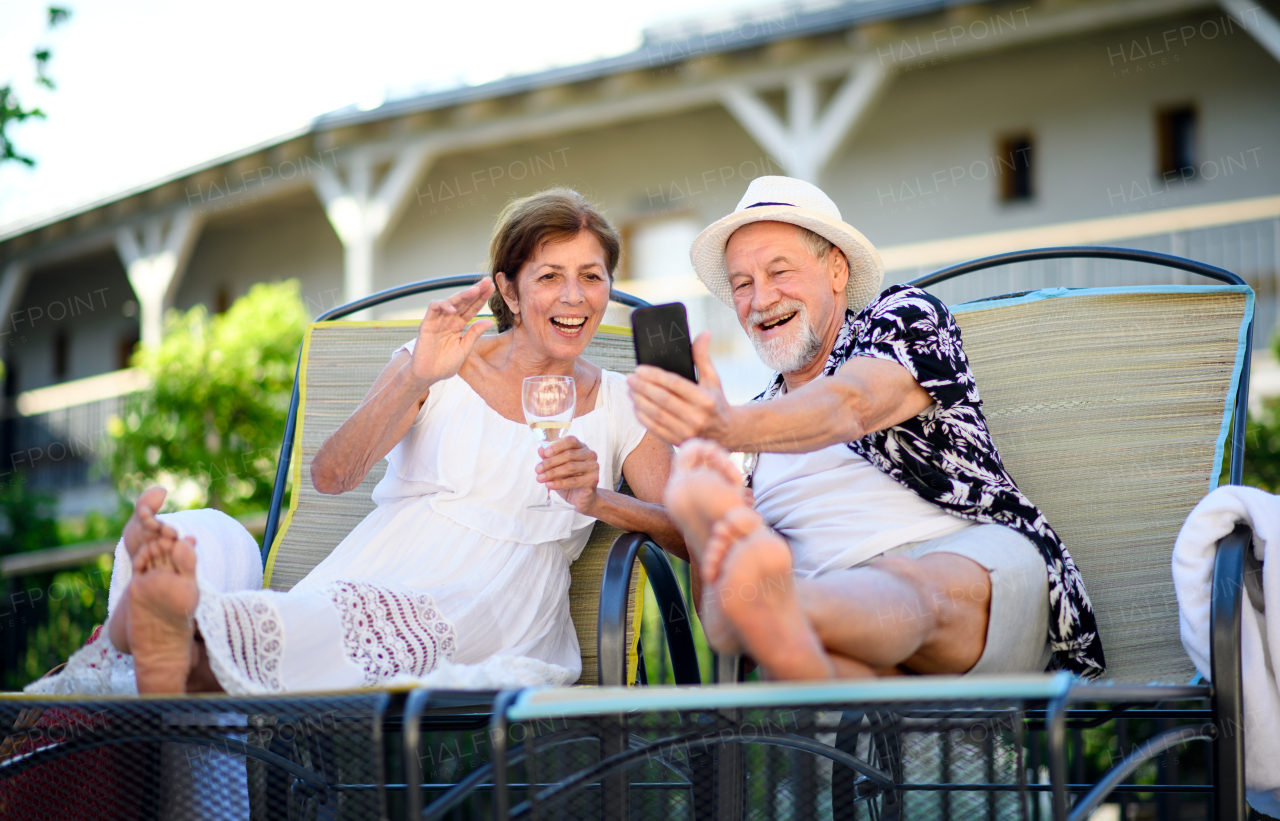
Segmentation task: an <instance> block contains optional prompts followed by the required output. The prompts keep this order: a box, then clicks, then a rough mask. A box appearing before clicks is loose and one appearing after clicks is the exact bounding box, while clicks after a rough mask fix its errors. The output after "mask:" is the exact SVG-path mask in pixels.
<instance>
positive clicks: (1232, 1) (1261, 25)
mask: <svg viewBox="0 0 1280 821" xmlns="http://www.w3.org/2000/svg"><path fill="white" fill-rule="evenodd" d="M1219 5H1221V6H1222V8H1223V9H1224V10H1226V12H1227V14H1230V15H1231V17H1232V18H1233V19H1234V20H1235V21H1236V22H1237V23H1239V24H1240V26H1241V28H1243V29H1244V30H1245V31H1247V32H1249V33H1250V34H1252V35H1253V39H1255V40H1257V41H1258V44H1259V45H1261V46H1262V47H1263V48H1265V49H1266V50H1267V51H1268V52H1269V53H1270V54H1271V56H1272V57H1274V58H1275V59H1277V60H1280V23H1277V22H1276V18H1274V17H1272V16H1271V13H1270V12H1268V11H1267V9H1266V8H1265V7H1264V6H1262V5H1260V4H1258V3H1255V2H1252V1H1251V0H1219Z"/></svg>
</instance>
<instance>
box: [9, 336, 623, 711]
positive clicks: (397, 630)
mask: <svg viewBox="0 0 1280 821" xmlns="http://www.w3.org/2000/svg"><path fill="white" fill-rule="evenodd" d="M403 349H408V350H412V343H411V344H410V345H406V346H404V348H402V350H403ZM568 433H569V435H572V436H576V437H578V438H579V439H581V440H582V441H583V442H584V443H586V445H587V446H588V447H590V448H591V449H592V450H593V451H595V453H596V455H597V458H598V459H599V463H600V487H602V488H612V487H615V486H616V485H617V482H618V481H619V479H620V477H621V473H622V463H623V461H624V460H625V459H626V457H627V456H628V455H629V454H630V453H631V451H632V450H634V449H635V447H636V446H637V445H638V444H639V443H640V440H641V439H642V438H643V437H644V434H645V429H644V428H643V427H642V426H641V425H640V423H639V422H638V421H637V420H636V416H635V411H634V408H633V407H632V405H631V400H630V397H629V396H628V395H627V389H626V381H625V378H624V377H623V376H622V375H621V374H618V373H614V372H611V371H605V372H604V378H603V380H602V382H601V385H600V389H599V390H598V391H597V401H596V406H595V408H594V409H593V410H591V411H590V412H589V413H586V414H583V415H581V416H579V417H577V418H576V419H574V420H573V423H572V425H571V427H570V428H569V431H568ZM538 446H539V441H538V439H537V437H536V435H535V434H534V433H533V431H531V430H530V429H529V427H528V426H527V425H525V424H523V423H519V422H513V421H511V420H509V419H506V418H505V417H503V416H501V415H500V414H498V413H497V412H496V411H494V410H493V409H492V408H490V407H489V406H488V405H487V404H485V402H484V400H483V399H481V398H480V396H479V395H478V394H477V393H476V392H475V391H474V390H472V389H471V387H470V386H469V385H468V384H467V383H466V382H465V381H464V380H463V379H461V378H460V377H453V378H452V379H447V380H444V381H442V382H439V383H437V384H436V385H434V386H432V388H431V392H430V395H429V396H428V399H427V402H426V404H425V405H424V406H423V408H422V411H421V412H420V413H419V415H418V418H417V420H416V421H415V423H414V425H413V427H412V428H411V429H410V430H409V433H408V434H406V435H405V437H404V439H403V440H401V441H400V443H399V444H397V445H396V446H395V448H394V449H392V451H391V453H390V454H388V456H387V461H388V467H387V472H386V475H385V477H384V478H383V479H382V481H381V482H379V483H378V485H377V487H376V488H375V489H374V492H373V500H374V502H375V503H376V504H377V508H376V509H374V510H373V512H371V513H370V514H369V515H368V516H367V517H366V518H365V519H364V521H362V522H361V523H360V524H359V525H357V526H356V528H355V529H354V530H352V531H351V533H350V534H349V535H348V536H347V538H345V539H344V540H343V541H342V542H341V543H340V544H339V545H338V546H337V547H335V548H334V549H333V552H332V553H330V554H329V556H328V557H327V558H326V559H325V560H324V561H323V562H321V563H320V564H319V565H317V566H316V567H315V568H314V569H313V570H312V571H311V573H310V574H308V575H307V576H306V577H305V578H304V579H302V580H301V581H300V582H298V584H297V585H296V586H295V587H294V588H293V589H291V590H289V591H288V592H279V591H271V590H243V591H238V592H231V593H228V592H223V591H222V590H219V589H218V585H217V584H216V583H213V582H211V580H209V579H207V578H205V575H204V574H202V573H201V572H200V570H199V565H198V566H197V580H198V584H199V589H200V602H199V605H198V606H197V609H196V623H197V625H198V626H199V629H200V632H201V635H202V636H203V637H204V641H205V645H206V648H207V650H208V654H209V660H210V666H211V668H212V669H213V672H214V675H215V676H216V677H217V679H218V682H219V684H221V685H222V687H223V689H225V690H226V691H227V692H228V693H231V694H233V695H250V694H262V693H277V692H300V691H322V690H342V689H351V688H360V687H371V686H381V685H387V684H408V683H417V684H421V685H423V686H435V687H459V688H467V687H470V688H494V687H505V686H524V685H530V684H539V683H546V684H555V685H563V684H571V683H573V682H574V681H576V680H577V678H578V676H579V674H580V673H581V671H582V661H581V656H580V652H579V648H578V640H577V634H576V633H575V631H574V627H573V622H572V621H571V619H570V617H569V598H568V591H569V582H570V577H569V565H570V564H571V563H572V562H573V560H574V559H576V558H577V557H578V555H579V554H580V553H581V552H582V549H583V547H584V546H585V545H586V542H587V539H588V537H589V536H590V533H591V527H592V525H593V524H594V523H595V520H594V519H592V518H589V517H587V516H582V515H580V514H578V513H576V512H574V511H573V510H571V509H566V510H564V511H556V512H543V511H531V510H528V507H529V506H530V505H533V504H536V503H538V502H541V501H543V499H544V498H545V494H546V489H545V487H544V486H543V485H541V484H539V483H538V482H537V481H536V480H535V478H534V476H535V472H534V467H535V466H536V465H537V463H538V461H539V457H538V455H537V448H538ZM557 498H559V497H558V496H557ZM561 501H562V500H561ZM208 548H209V546H208V545H200V546H199V547H198V551H197V552H198V553H199V552H201V551H203V550H208ZM197 562H198V559H197ZM125 666H127V667H128V668H129V669H128V670H127V671H125V670H123V669H122V668H123V667H125ZM131 668H132V658H131V657H129V656H123V655H121V654H119V653H116V652H115V650H114V648H113V647H112V646H111V644H110V641H109V640H108V639H107V638H106V631H105V630H104V631H102V636H101V637H100V638H99V639H98V640H96V641H95V642H93V643H91V644H89V645H88V646H86V647H85V648H83V649H82V650H80V651H78V652H77V653H76V654H75V655H73V656H72V658H71V660H70V662H69V663H68V665H67V667H66V668H65V669H64V670H63V672H62V673H60V674H59V675H57V676H53V677H50V678H47V679H43V680H41V681H40V682H36V683H35V684H33V685H30V686H29V687H28V691H32V692H49V693H53V692H59V693H86V692H103V691H104V690H109V691H113V692H120V691H121V690H122V689H123V690H125V691H127V690H128V689H129V686H128V685H129V684H130V683H132V681H133V676H132V675H131V673H132V669H131ZM121 682H126V686H124V687H122V686H121ZM132 689H133V691H134V692H136V683H132Z"/></svg>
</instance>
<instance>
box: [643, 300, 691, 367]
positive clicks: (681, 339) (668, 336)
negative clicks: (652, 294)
mask: <svg viewBox="0 0 1280 821" xmlns="http://www.w3.org/2000/svg"><path fill="white" fill-rule="evenodd" d="M631 339H632V341H633V342H634V343H635V346H636V362H638V363H639V364H641V365H654V366H656V367H659V368H662V369H663V370H667V371H671V372H672V373H674V374H679V375H680V376H683V377H684V378H685V379H688V380H689V381H690V382H697V381H698V374H697V372H696V371H695V370H694V368H693V340H691V339H690V338H689V317H688V315H687V314H686V313H685V310H684V305H682V304H681V303H679V302H671V303H668V304H666V305H651V306H649V307H648V308H636V309H635V310H634V311H632V312H631Z"/></svg>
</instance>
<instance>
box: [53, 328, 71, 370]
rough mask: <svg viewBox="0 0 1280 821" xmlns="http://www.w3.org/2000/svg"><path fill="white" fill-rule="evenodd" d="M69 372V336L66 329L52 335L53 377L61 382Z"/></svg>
mask: <svg viewBox="0 0 1280 821" xmlns="http://www.w3.org/2000/svg"><path fill="white" fill-rule="evenodd" d="M70 372H71V337H69V336H68V335H67V332H66V331H61V330H60V331H58V332H57V333H56V334H54V336H53V379H54V381H55V382H61V381H62V380H64V379H66V378H67V374H69V373H70Z"/></svg>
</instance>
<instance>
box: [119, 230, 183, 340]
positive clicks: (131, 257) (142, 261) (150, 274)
mask: <svg viewBox="0 0 1280 821" xmlns="http://www.w3.org/2000/svg"><path fill="white" fill-rule="evenodd" d="M199 229H200V218H199V217H198V216H197V215H196V212H195V210H194V209H192V208H189V207H184V208H179V209H178V210H177V211H174V212H172V213H171V214H167V215H164V214H162V215H156V216H152V217H148V218H147V219H145V220H143V221H142V222H141V223H140V224H134V225H125V226H122V227H121V228H120V229H119V230H117V231H116V251H117V253H119V254H120V259H121V261H123V262H124V267H125V272H126V273H127V274H128V275H129V284H130V285H132V286H133V292H134V295H135V296H137V297H138V313H139V320H140V324H141V326H142V344H143V345H147V346H157V345H159V344H160V341H161V339H162V338H163V337H164V312H165V310H166V309H167V308H168V307H169V306H170V305H171V304H173V298H174V296H175V295H176V294H177V292H178V286H179V285H181V283H182V275H183V274H184V273H185V272H186V267H187V262H188V261H189V260H190V258H191V250H192V248H193V247H194V246H195V240H196V237H197V235H198V234H199Z"/></svg>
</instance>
